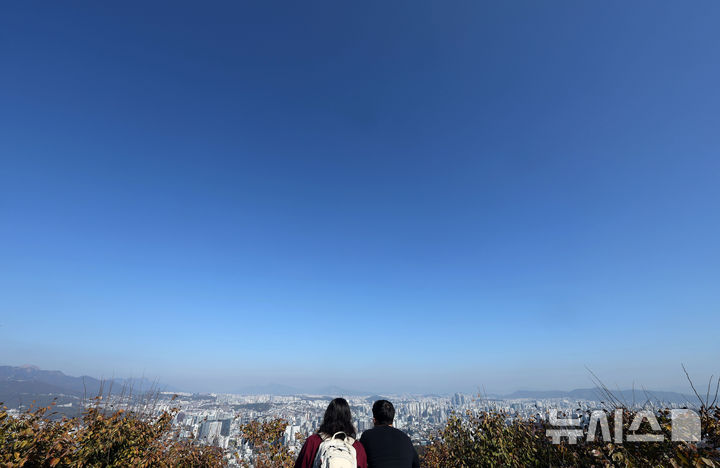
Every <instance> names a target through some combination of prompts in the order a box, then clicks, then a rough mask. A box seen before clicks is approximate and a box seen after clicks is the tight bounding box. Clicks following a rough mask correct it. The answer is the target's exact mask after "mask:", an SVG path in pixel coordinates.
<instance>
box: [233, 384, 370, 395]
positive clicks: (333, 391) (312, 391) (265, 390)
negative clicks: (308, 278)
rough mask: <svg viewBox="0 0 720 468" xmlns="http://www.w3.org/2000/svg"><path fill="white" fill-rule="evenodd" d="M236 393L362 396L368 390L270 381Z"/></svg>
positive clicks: (366, 393)
mask: <svg viewBox="0 0 720 468" xmlns="http://www.w3.org/2000/svg"><path fill="white" fill-rule="evenodd" d="M232 393H236V394H238V395H277V396H285V395H328V396H330V395H333V396H337V395H339V396H362V395H369V394H370V392H362V391H358V390H348V389H346V388H341V387H338V386H335V385H330V386H325V387H318V388H307V389H300V388H297V387H292V386H289V385H284V384H278V383H270V384H266V385H249V386H247V387H242V388H238V389H236V390H235V391H234V392H232Z"/></svg>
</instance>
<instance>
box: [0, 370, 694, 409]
mask: <svg viewBox="0 0 720 468" xmlns="http://www.w3.org/2000/svg"><path fill="white" fill-rule="evenodd" d="M103 384H104V385H105V391H107V390H108V386H109V385H110V384H112V385H113V388H114V389H117V390H115V391H119V390H121V389H122V388H123V387H124V386H125V387H130V386H131V387H132V388H133V389H134V390H135V391H136V392H137V391H140V392H142V391H147V390H153V389H155V390H160V391H177V390H175V389H171V388H169V387H166V386H162V385H159V384H158V383H157V382H154V383H153V382H151V381H149V380H147V379H145V378H142V379H119V378H114V379H106V380H105V381H103V380H101V379H96V378H94V377H89V376H80V377H73V376H69V375H66V374H64V373H63V372H61V371H57V370H54V371H49V370H42V369H39V368H38V367H36V366H29V365H26V366H19V367H16V366H0V402H3V403H4V404H5V405H6V406H8V407H10V408H13V407H18V406H20V405H28V404H30V403H31V402H32V401H33V400H34V401H35V402H36V405H45V404H49V403H50V402H52V401H53V399H56V400H57V403H58V405H61V404H67V403H69V402H73V401H79V400H80V399H82V398H83V396H87V397H88V398H91V397H93V396H95V395H97V394H98V393H99V391H100V389H101V386H102V385H103ZM233 393H237V394H245V395H253V394H255V395H257V394H266V395H278V396H280V395H323V396H324V395H345V396H364V395H373V394H377V392H360V391H355V390H348V389H344V388H341V387H338V386H326V387H321V388H318V389H315V390H313V391H310V392H307V391H302V390H301V389H298V388H295V387H292V386H288V385H283V384H274V383H273V384H267V385H253V386H248V387H244V388H239V389H237V391H235V392H233ZM612 393H613V394H614V395H615V396H616V397H617V398H618V399H619V400H621V401H626V402H628V403H631V402H638V403H641V402H644V401H645V400H647V399H648V397H649V399H650V400H651V401H660V402H663V403H681V404H683V403H688V402H689V403H692V402H694V398H693V397H691V396H690V395H686V394H682V393H678V392H668V391H647V392H646V391H644V390H635V391H633V390H614V391H612ZM646 393H647V396H646ZM486 398H487V399H490V400H493V399H494V400H517V399H551V398H566V399H571V400H572V399H575V400H595V401H603V400H605V399H606V398H605V397H604V396H603V393H602V391H601V390H600V389H599V388H578V389H574V390H570V391H564V390H519V391H516V392H513V393H510V394H506V395H497V394H491V395H487V396H486Z"/></svg>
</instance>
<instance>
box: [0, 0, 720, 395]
mask: <svg viewBox="0 0 720 468" xmlns="http://www.w3.org/2000/svg"><path fill="white" fill-rule="evenodd" d="M719 19H720V4H718V3H717V2H710V1H698V2H690V3H688V2H655V1H653V2H639V1H638V2H625V1H614V2H576V1H567V2H557V1H552V2H535V1H533V2H521V1H517V2H475V1H473V2H470V1H466V2H460V1H458V2H439V1H438V2H415V1H412V2H384V1H383V2H337V1H333V2H324V3H312V4H309V3H307V2H287V3H282V2H256V3H254V4H251V3H249V2H226V3H223V2H202V3H200V2H191V3H184V2H83V3H80V2H30V1H26V2H10V3H5V4H3V5H2V10H1V11H0V67H1V69H2V72H1V73H0V155H1V156H0V157H1V159H2V161H1V165H0V215H1V217H0V265H1V266H0V325H1V326H0V364H11V365H19V364H24V363H32V364H36V365H38V366H40V367H42V368H48V369H60V370H63V371H65V372H66V373H69V374H75V375H78V374H90V375H95V376H99V375H104V376H108V375H111V374H114V375H116V376H118V375H119V376H127V375H139V374H141V373H143V372H144V373H145V375H146V376H151V377H159V378H160V379H161V380H163V381H164V382H167V383H169V384H172V385H175V386H179V387H182V388H188V389H193V390H220V391H224V390H232V389H233V388H237V387H241V386H243V385H249V384H261V383H266V382H281V383H286V384H290V385H325V384H336V385H341V386H345V387H350V388H357V389H368V390H372V391H379V392H380V391H382V392H389V391H398V390H409V391H448V390H468V389H470V390H472V389H473V388H477V386H480V385H485V387H486V389H487V391H497V392H503V391H512V390H515V389H517V388H553V387H557V388H566V389H567V388H575V387H584V386H589V385H590V383H589V380H588V377H587V372H586V371H585V367H584V366H586V365H587V366H589V367H590V368H592V369H593V370H595V372H597V373H598V374H599V375H600V376H601V377H602V378H604V379H605V380H606V382H607V383H608V384H610V385H614V384H616V383H617V385H619V386H621V387H629V386H630V385H631V384H632V381H633V380H634V381H635V382H636V383H638V384H644V385H645V386H647V387H652V388H666V389H683V390H684V389H685V388H686V387H685V384H684V380H683V379H684V376H683V374H682V371H681V369H680V363H681V362H684V363H686V365H687V366H688V368H689V370H690V371H691V372H693V373H694V374H695V375H697V377H698V378H699V379H700V378H702V379H705V378H707V377H708V376H709V375H710V374H711V373H715V374H717V373H718V372H719V371H720V368H718V357H720V341H719V340H718V339H717V336H718V333H719V332H720V314H719V312H720V288H719V287H718V285H719V284H720V241H719V240H718V239H720V216H719V213H720V210H719V205H720V91H718V89H719V88H718V83H720V52H719V51H720V28H718V21H719Z"/></svg>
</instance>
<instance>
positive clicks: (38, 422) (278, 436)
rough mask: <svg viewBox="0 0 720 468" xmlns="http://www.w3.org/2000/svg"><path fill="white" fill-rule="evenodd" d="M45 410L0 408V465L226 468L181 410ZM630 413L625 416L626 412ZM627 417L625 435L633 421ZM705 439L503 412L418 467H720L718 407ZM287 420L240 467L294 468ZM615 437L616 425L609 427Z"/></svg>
mask: <svg viewBox="0 0 720 468" xmlns="http://www.w3.org/2000/svg"><path fill="white" fill-rule="evenodd" d="M49 411H51V408H36V409H33V410H30V411H27V412H25V413H24V414H22V415H21V416H19V417H13V416H11V415H9V414H8V412H7V411H6V410H0V466H7V467H101V466H103V467H104V466H117V467H119V466H136V467H176V466H178V467H200V468H202V467H222V466H225V465H226V464H227V459H226V458H224V457H223V453H222V452H221V450H220V449H219V448H217V447H212V446H206V445H198V444H196V443H194V442H192V441H183V440H180V439H179V438H178V434H177V433H176V432H174V430H173V427H172V418H173V416H174V415H175V414H176V413H177V409H173V410H170V411H165V412H162V413H161V414H160V415H159V416H157V415H156V416H151V415H150V414H149V413H143V412H137V411H114V412H113V411H104V408H102V407H101V405H100V404H99V403H98V404H95V405H93V406H91V407H90V408H88V409H87V410H85V412H84V413H83V414H82V416H81V417H78V418H71V419H68V418H64V419H62V420H60V421H57V420H51V419H48V418H47V416H48V412H49ZM626 411H627V410H626ZM626 415H627V416H628V417H626V418H624V420H623V425H624V427H623V428H624V431H625V432H626V433H627V431H628V427H627V426H628V425H629V421H630V417H629V413H626ZM700 415H701V420H702V429H703V432H702V441H701V442H699V443H681V442H670V432H669V431H670V420H669V418H668V413H667V412H660V416H659V417H658V420H659V422H660V424H661V430H662V432H663V433H664V434H665V441H664V442H653V443H624V444H617V443H612V442H607V443H606V442H594V443H584V442H582V441H581V442H579V443H577V444H572V445H571V444H568V443H567V442H563V443H561V444H559V445H554V444H552V443H551V442H550V440H549V438H548V437H547V436H546V433H545V430H546V429H547V428H548V426H547V424H546V423H544V422H542V421H532V420H512V421H510V420H509V419H508V418H506V415H505V414H503V413H501V412H486V411H478V412H473V411H468V412H467V413H465V414H462V415H460V414H455V415H452V416H451V417H450V419H449V420H448V422H447V424H446V425H445V427H444V428H443V429H442V430H441V431H440V432H439V433H438V434H437V436H436V437H435V438H434V439H433V441H432V443H431V444H429V445H428V446H425V447H420V448H419V451H420V453H421V458H422V460H423V462H422V466H425V467H431V468H435V467H437V468H441V467H442V468H474V467H501V466H522V467H546V466H552V467H575V466H594V467H645V466H658V467H665V466H672V467H680V466H693V467H720V452H719V451H718V448H719V447H720V409H719V408H718V407H717V406H711V407H709V408H708V407H705V406H703V407H702V408H701V410H700ZM286 426H287V422H286V421H283V420H279V419H278V420H271V421H252V422H250V423H249V424H245V425H244V426H242V428H241V433H242V436H243V438H244V439H245V440H246V441H248V442H249V443H250V446H251V447H252V449H253V451H254V454H255V458H254V460H252V463H248V462H245V464H244V466H247V467H249V466H254V467H255V468H291V467H292V466H293V463H294V457H293V455H292V454H291V453H289V452H288V450H287V448H286V447H285V446H284V445H283V444H282V443H281V442H282V437H283V433H284V431H285V428H286ZM610 429H611V432H612V431H614V427H612V419H611V420H610Z"/></svg>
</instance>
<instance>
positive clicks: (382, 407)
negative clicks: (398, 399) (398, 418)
mask: <svg viewBox="0 0 720 468" xmlns="http://www.w3.org/2000/svg"><path fill="white" fill-rule="evenodd" d="M372 412H373V418H375V424H380V425H383V426H387V425H390V424H392V423H393V420H394V419H395V407H394V406H393V404H392V403H390V402H389V401H387V400H378V401H376V402H375V403H374V404H373V408H372Z"/></svg>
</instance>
